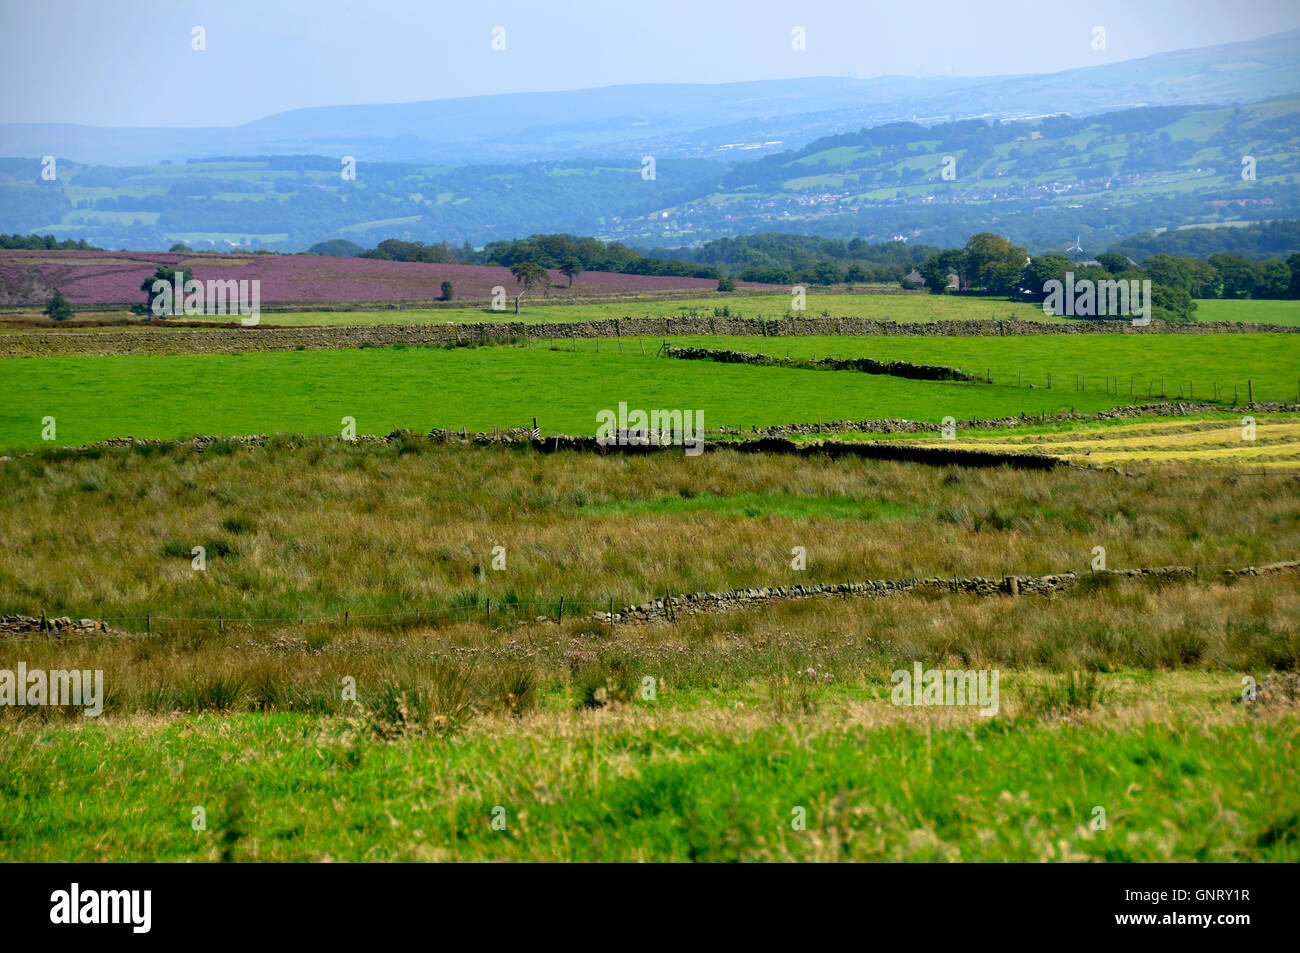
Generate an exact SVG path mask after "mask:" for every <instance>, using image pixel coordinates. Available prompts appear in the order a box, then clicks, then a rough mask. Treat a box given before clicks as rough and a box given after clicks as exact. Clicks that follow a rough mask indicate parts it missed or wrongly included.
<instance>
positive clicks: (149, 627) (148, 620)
mask: <svg viewBox="0 0 1300 953" xmlns="http://www.w3.org/2000/svg"><path fill="white" fill-rule="evenodd" d="M41 615H42V617H44V615H45V612H44V610H42V612H41ZM144 631H145V632H146V633H152V632H153V615H152V614H151V613H148V612H146V613H145V615H144Z"/></svg>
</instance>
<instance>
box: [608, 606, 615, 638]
mask: <svg viewBox="0 0 1300 953" xmlns="http://www.w3.org/2000/svg"><path fill="white" fill-rule="evenodd" d="M609 631H610V634H611V635H613V633H614V600H613V598H612V597H611V598H610V600H609Z"/></svg>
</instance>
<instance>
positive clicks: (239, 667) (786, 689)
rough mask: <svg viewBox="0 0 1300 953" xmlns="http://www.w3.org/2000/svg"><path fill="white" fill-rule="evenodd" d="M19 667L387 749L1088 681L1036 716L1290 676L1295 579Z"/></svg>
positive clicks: (1297, 641)
mask: <svg viewBox="0 0 1300 953" xmlns="http://www.w3.org/2000/svg"><path fill="white" fill-rule="evenodd" d="M20 660H21V661H24V662H26V664H27V666H28V668H29V669H31V668H44V669H47V670H48V669H59V668H80V669H87V668H89V669H102V670H103V671H104V685H105V695H106V698H105V715H104V716H103V717H104V718H105V719H107V720H116V719H122V718H130V717H134V716H138V715H166V716H178V715H195V714H202V713H222V714H231V713H239V712H270V713H274V712H293V713H302V714H309V715H338V716H353V715H357V714H358V712H361V713H362V717H363V718H364V719H366V721H367V724H369V725H370V727H371V729H372V730H373V731H374V733H376V734H377V735H381V736H385V737H387V736H397V735H401V734H405V733H411V732H432V733H439V732H455V731H458V730H461V729H462V728H463V727H464V726H465V725H466V724H469V723H470V722H471V721H473V720H474V719H477V718H480V717H488V716H509V717H512V718H514V719H520V718H526V717H528V716H529V715H530V714H532V713H535V712H537V711H539V710H551V711H569V710H572V709H574V708H577V709H604V708H607V707H610V706H621V705H630V706H632V707H643V705H644V703H645V698H644V697H643V695H642V692H641V688H642V686H643V684H644V682H643V680H644V679H646V678H648V677H649V678H653V679H654V683H653V684H654V685H655V686H656V694H657V695H658V696H659V697H660V698H665V699H667V700H670V701H671V700H673V699H681V698H683V697H687V696H689V695H691V694H692V693H697V692H707V693H715V692H716V693H721V694H722V695H724V696H726V697H730V698H734V699H742V700H743V699H746V698H748V699H751V700H752V701H753V702H754V703H755V704H758V705H760V707H765V708H767V709H769V710H770V711H771V712H772V713H773V714H774V715H776V716H778V717H783V716H789V715H798V714H800V713H804V714H807V713H809V712H811V711H814V710H816V707H817V699H818V698H819V697H820V696H821V694H822V693H824V692H825V691H826V690H829V689H836V690H848V691H851V692H853V693H855V694H856V695H860V696H861V697H864V698H876V699H879V698H885V697H888V693H889V689H890V673H891V672H893V671H894V670H896V669H900V668H901V669H910V667H911V665H912V663H913V662H914V661H921V662H923V663H924V664H925V665H926V666H927V667H939V668H960V669H982V668H998V669H1001V670H1005V671H1006V672H1007V673H1015V672H1031V671H1032V672H1039V673H1048V674H1052V673H1055V674H1056V675H1059V676H1061V677H1062V678H1067V679H1068V678H1071V677H1074V676H1071V673H1076V672H1084V673H1096V674H1095V675H1094V674H1087V675H1084V676H1080V677H1083V678H1085V679H1087V680H1090V681H1086V682H1085V683H1082V684H1075V683H1070V685H1074V687H1073V688H1071V687H1070V686H1069V685H1066V687H1064V688H1061V687H1059V686H1058V688H1055V689H1053V690H1052V691H1053V693H1052V694H1050V695H1047V696H1044V698H1043V699H1041V701H1042V702H1043V704H1036V703H1034V704H1031V710H1032V711H1034V712H1036V713H1041V712H1043V711H1047V710H1049V709H1050V708H1052V707H1053V706H1056V707H1060V706H1059V705H1058V702H1057V700H1058V699H1059V698H1060V697H1065V698H1067V699H1071V698H1075V697H1076V696H1077V697H1079V698H1089V697H1091V698H1097V697H1098V696H1097V694H1096V692H1095V689H1096V688H1097V687H1099V686H1100V684H1101V683H1100V682H1096V681H1092V680H1095V679H1096V678H1098V677H1100V676H1105V675H1109V674H1113V673H1116V672H1122V671H1142V672H1182V671H1188V672H1217V673H1238V674H1241V673H1266V672H1268V671H1273V670H1280V671H1295V670H1298V669H1300V580H1296V579H1295V578H1294V577H1289V576H1286V577H1282V576H1279V577H1247V578H1243V579H1241V580H1239V581H1237V582H1236V583H1235V584H1234V585H1231V586H1224V585H1218V584H1214V585H1196V584H1192V583H1185V584H1174V585H1162V586H1155V587H1153V586H1148V585H1144V584H1141V583H1138V582H1130V581H1121V580H1114V581H1112V582H1110V583H1109V584H1108V585H1107V586H1105V587H1103V588H1098V589H1095V590H1092V591H1088V590H1084V589H1077V590H1073V591H1071V592H1069V593H1066V594H1062V595H1059V596H1057V597H1055V598H1053V599H1051V600H1046V599H1043V598H1041V597H1028V596H1026V597H1021V598H1012V597H1010V596H1003V597H996V598H991V599H980V598H976V597H971V596H951V595H949V596H944V597H942V598H934V597H932V596H922V595H920V594H909V595H903V596H899V597H895V598H889V599H875V600H871V599H868V600H856V599H851V600H809V601H806V602H790V603H783V604H773V605H770V606H768V607H766V608H764V609H762V610H746V611H740V612H735V613H716V614H708V615H699V616H682V617H680V619H679V621H678V623H677V624H671V623H661V624H656V625H650V626H645V627H635V628H634V627H630V626H624V627H621V628H618V629H617V631H616V632H615V633H614V634H613V635H611V634H610V632H609V629H608V626H601V625H595V624H592V623H590V622H588V621H587V620H583V619H577V620H573V621H566V622H565V623H564V625H562V626H561V625H556V624H555V623H553V622H548V623H531V624H524V625H522V626H520V627H518V628H515V629H512V630H508V631H507V630H502V629H499V628H496V627H492V628H488V627H487V626H485V625H483V624H482V623H469V624H465V623H462V624H459V625H456V626H452V627H449V628H444V629H438V630H429V629H425V628H411V629H407V630H396V631H394V630H391V629H365V628H356V629H349V630H345V631H339V630H335V631H332V632H331V631H329V630H327V629H325V628H323V627H322V628H317V629H311V630H309V631H308V633H307V634H306V635H304V634H303V632H302V631H301V630H300V629H298V627H296V626H294V627H281V628H279V629H275V630H272V631H271V632H262V631H258V630H255V629H254V628H253V627H247V626H245V627H234V626H232V627H230V628H228V629H227V630H226V631H225V632H222V633H213V632H201V631H198V630H192V631H188V632H175V633H156V634H155V635H153V636H152V637H141V638H129V639H128V638H118V639H93V640H84V641H77V640H68V641H64V642H59V641H54V640H47V639H44V638H40V637H37V638H33V639H26V640H23V641H20V642H4V643H0V668H9V669H13V668H15V666H16V665H17V663H18V661H20ZM345 679H352V680H354V681H355V687H356V695H357V698H356V702H355V703H354V702H352V701H350V700H347V699H345V698H344V691H343V688H344V680H345ZM1013 680H1014V679H1013ZM1071 692H1073V693H1074V694H1073V695H1072V694H1071ZM1062 693H1064V695H1063V696H1062ZM1080 693H1082V694H1080ZM1073 705H1074V703H1073V702H1070V704H1069V705H1067V706H1065V707H1067V708H1068V707H1073ZM33 713H36V715H39V717H41V718H47V719H53V720H60V719H63V718H70V719H73V720H76V719H79V718H80V717H81V715H80V710H79V709H77V710H72V711H69V712H66V713H61V712H59V711H58V710H55V709H28V708H24V709H18V708H12V707H10V708H6V709H0V720H4V719H18V718H24V717H27V718H30V717H35V716H36V715H34V714H33Z"/></svg>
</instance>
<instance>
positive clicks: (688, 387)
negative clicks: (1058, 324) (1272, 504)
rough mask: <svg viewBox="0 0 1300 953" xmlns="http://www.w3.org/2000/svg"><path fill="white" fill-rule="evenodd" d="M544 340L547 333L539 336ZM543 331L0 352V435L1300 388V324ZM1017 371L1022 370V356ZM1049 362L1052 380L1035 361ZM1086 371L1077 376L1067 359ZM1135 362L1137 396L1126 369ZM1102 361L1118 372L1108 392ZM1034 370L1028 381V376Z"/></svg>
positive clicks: (987, 407) (375, 428) (1033, 408)
mask: <svg viewBox="0 0 1300 953" xmlns="http://www.w3.org/2000/svg"><path fill="white" fill-rule="evenodd" d="M543 343H544V342H543ZM575 343H576V345H577V348H578V349H577V350H576V351H573V350H567V349H566V346H565V345H563V344H560V345H558V346H557V348H556V349H551V348H550V347H549V346H542V347H533V348H524V347H518V346H513V347H509V346H507V347H487V348H460V349H454V350H453V349H444V348H389V349H361V350H337V351H299V352H279V353H264V354H212V355H174V356H118V357H53V358H41V359H27V358H23V359H7V360H3V361H0V448H17V447H33V446H39V445H41V444H42V443H43V442H44V441H43V440H42V437H41V431H42V426H43V425H42V420H43V419H44V418H45V417H54V418H55V421H56V438H57V439H56V440H55V441H54V443H56V444H58V445H79V444H84V443H88V442H93V441H97V440H103V439H107V438H110V437H124V436H132V437H158V438H174V437H181V436H186V435H196V434H218V435H236V434H249V433H282V432H287V433H317V434H330V433H335V434H337V433H339V432H341V428H342V418H343V417H345V416H350V417H354V418H355V420H356V427H357V432H358V433H365V434H386V433H389V432H391V431H393V430H395V429H412V430H420V431H427V430H430V429H433V428H450V429H460V428H461V427H467V428H469V429H471V430H480V431H483V430H491V429H492V428H494V427H501V428H509V427H520V426H527V425H531V422H532V418H533V417H534V416H536V417H537V418H538V419H539V422H540V423H541V425H542V427H543V429H544V430H546V431H548V432H551V433H555V432H562V433H571V434H590V433H594V432H595V428H596V414H597V412H599V411H600V410H602V409H616V408H617V407H618V405H619V402H620V401H626V402H627V403H628V405H629V407H631V408H637V407H643V408H646V409H651V408H679V409H691V410H697V411H703V413H704V421H705V427H706V428H717V427H723V426H727V427H738V426H744V427H746V428H748V427H752V426H755V425H758V426H769V425H773V424H780V423H796V422H816V421H829V420H845V419H847V420H864V419H869V418H907V419H913V420H929V421H932V422H938V421H939V420H941V419H942V418H943V417H945V416H952V417H954V418H957V419H959V420H966V419H978V418H991V417H1000V416H1008V415H1016V414H1020V413H1028V414H1036V413H1040V412H1043V413H1059V412H1061V411H1069V410H1070V409H1071V408H1073V409H1074V410H1075V411H1077V412H1079V413H1090V412H1096V411H1100V410H1103V409H1105V408H1108V407H1113V406H1118V405H1126V404H1130V403H1134V402H1136V401H1140V400H1145V399H1146V395H1145V389H1144V388H1142V387H1141V382H1143V381H1146V382H1151V381H1153V379H1154V380H1155V384H1154V387H1153V398H1152V399H1156V398H1158V397H1159V394H1160V390H1159V384H1158V379H1159V378H1160V377H1164V378H1165V393H1166V396H1167V397H1169V398H1174V399H1176V398H1177V397H1178V394H1179V388H1180V387H1187V388H1188V390H1190V391H1191V392H1192V393H1193V395H1194V396H1195V397H1197V398H1198V399H1201V400H1205V399H1209V398H1211V397H1212V383H1219V384H1220V385H1221V386H1222V387H1223V388H1224V389H1225V390H1224V392H1223V393H1224V396H1225V398H1226V399H1227V400H1229V401H1230V400H1231V398H1232V396H1233V390H1232V388H1233V386H1234V385H1236V386H1237V387H1238V389H1239V396H1240V399H1241V400H1242V401H1244V400H1245V399H1246V389H1247V388H1246V383H1247V380H1253V381H1254V396H1255V398H1256V399H1257V400H1288V399H1293V398H1295V397H1296V391H1297V387H1298V386H1300V381H1297V379H1296V378H1300V336H1292V335H1232V336H1218V335H1216V336H1190V335H1189V336H1173V335H1162V336H1149V337H1137V336H1128V335H1123V336H1114V337H1111V336H1105V337H1102V336H1094V335H1088V336H1080V337H1077V338H1075V337H1069V338H1060V337H1051V338H866V339H864V338H832V337H825V338H823V337H815V338H780V339H771V338H767V339H764V338H754V339H746V338H698V339H692V338H686V339H674V342H673V343H676V344H683V345H684V344H690V343H696V344H699V345H701V346H704V347H722V348H727V347H730V348H735V349H740V350H751V351H759V350H762V351H764V352H766V353H772V352H773V351H776V353H777V354H778V356H783V355H784V353H785V352H787V351H788V352H789V353H790V354H791V355H792V356H796V357H799V356H811V355H813V354H817V355H819V356H827V355H836V356H868V357H873V358H877V359H891V360H892V359H903V360H910V361H915V362H919V363H932V364H933V363H938V364H954V365H958V366H961V367H963V368H965V369H966V370H968V371H973V372H975V373H981V374H982V373H983V372H984V370H985V369H986V368H989V369H991V373H992V376H993V380H994V383H993V384H992V385H989V384H983V383H978V384H974V383H939V382H927V381H913V380H905V379H902V378H895V377H887V376H882V375H870V374H861V373H856V372H847V371H820V370H803V369H795V368H780V367H749V366H741V365H727V364H716V363H713V362H706V361H679V360H671V359H666V358H658V357H655V356H653V354H654V351H655V349H656V348H657V346H658V342H657V341H647V342H646V344H647V346H646V354H645V355H644V356H643V355H642V354H641V344H640V342H638V341H635V340H624V341H623V342H622V347H623V349H624V350H623V353H622V354H620V353H619V351H618V350H617V348H618V347H619V342H616V341H612V340H605V341H603V342H601V345H600V347H601V350H600V352H599V353H597V352H596V350H595V348H596V346H597V345H596V342H595V341H591V340H580V341H576V342H574V341H570V342H569V345H573V344H575ZM1021 369H1023V374H1024V378H1023V380H1022V384H1023V385H1024V386H1017V385H1016V372H1017V370H1021ZM1049 372H1051V373H1053V374H1054V383H1053V389H1051V390H1048V389H1047V388H1046V375H1047V374H1048V373H1049ZM1075 373H1079V374H1081V375H1083V376H1084V377H1086V378H1087V380H1086V382H1085V383H1086V385H1087V386H1086V389H1082V390H1078V391H1076V390H1075V389H1074V387H1075V385H1074V376H1073V375H1074V374H1075ZM1131 373H1137V374H1139V375H1144V376H1139V377H1138V378H1137V381H1138V383H1137V384H1135V394H1134V397H1130V396H1129V394H1128V387H1127V384H1128V377H1129V374H1131ZM1107 375H1115V376H1119V377H1120V378H1121V379H1122V384H1123V386H1121V388H1120V393H1118V394H1115V393H1109V394H1108V393H1106V390H1105V387H1106V381H1105V377H1106V376H1107ZM1035 381H1036V382H1037V383H1038V384H1039V385H1040V386H1039V389H1036V390H1035V389H1031V388H1030V387H1029V386H1027V385H1028V384H1030V383H1033V382H1035Z"/></svg>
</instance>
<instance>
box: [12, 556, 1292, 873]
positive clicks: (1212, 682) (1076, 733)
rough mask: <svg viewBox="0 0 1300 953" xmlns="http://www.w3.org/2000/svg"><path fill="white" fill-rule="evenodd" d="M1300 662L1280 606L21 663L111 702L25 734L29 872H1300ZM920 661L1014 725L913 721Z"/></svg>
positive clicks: (956, 613) (949, 612) (1133, 588)
mask: <svg viewBox="0 0 1300 953" xmlns="http://www.w3.org/2000/svg"><path fill="white" fill-rule="evenodd" d="M1297 632H1300V586H1298V585H1297V583H1296V581H1295V580H1294V579H1290V578H1281V577H1271V578H1255V579H1250V578H1247V579H1241V580H1239V581H1238V582H1237V583H1236V584H1234V585H1231V586H1223V585H1217V584H1216V585H1206V584H1203V583H1202V584H1178V585H1172V586H1160V587H1155V588H1152V587H1150V586H1143V585H1139V584H1136V583H1118V582H1115V583H1111V584H1108V585H1106V586H1104V587H1101V588H1092V589H1085V590H1076V591H1073V592H1071V593H1070V594H1067V595H1064V596H1062V597H1059V598H1056V599H1052V600H1043V599H1038V598H1034V599H1030V598H1021V599H1013V598H1011V597H996V598H993V599H976V598H973V597H960V598H958V597H953V598H945V599H940V600H935V599H931V598H925V597H923V596H920V595H908V596H901V597H897V598H894V599H883V600H849V601H846V602H830V601H813V602H805V603H791V604H787V605H783V606H777V607H773V608H772V609H771V610H770V611H763V612H740V613H731V614H717V615H711V616H698V617H692V618H688V619H684V620H682V621H681V622H680V623H679V624H676V625H670V624H667V623H662V624H658V625H652V626H646V627H630V626H624V627H620V628H619V630H618V631H617V632H616V633H610V632H609V631H608V630H607V628H606V627H602V626H598V625H593V624H591V623H590V622H587V621H584V620H575V621H573V622H566V623H565V625H563V626H557V625H555V624H551V623H540V624H530V625H526V626H523V627H521V628H510V629H492V628H490V627H487V626H484V625H481V624H463V625H458V626H451V627H443V628H439V629H422V628H415V629H410V630H406V631H396V632H395V631H392V630H384V629H379V630H376V629H367V628H363V627H354V628H324V627H308V628H306V629H302V628H295V627H293V626H281V627H278V628H274V629H272V630H270V631H260V630H259V631H254V630H252V629H250V628H247V627H236V628H234V629H227V630H226V631H225V632H222V633H217V632H214V631H211V630H208V631H206V632H205V631H200V630H196V629H188V630H186V629H178V630H176V631H169V632H157V631H156V632H155V633H154V634H153V635H151V636H147V637H144V636H142V637H139V638H131V639H121V638H118V639H104V638H98V639H86V640H68V641H65V642H52V641H48V640H45V639H40V638H37V639H34V640H26V641H25V642H20V643H13V642H10V643H5V644H2V645H0V665H3V666H7V667H12V666H14V665H15V664H16V662H17V660H19V659H22V660H25V661H26V662H27V664H28V665H29V666H32V667H46V668H54V667H56V666H57V667H72V666H77V667H99V668H101V669H102V670H103V671H104V684H105V689H106V696H107V698H106V707H105V712H104V714H103V715H102V716H100V717H99V718H84V717H82V716H81V715H80V714H79V713H76V712H68V713H65V712H63V711H61V710H58V709H27V710H21V709H12V708H10V709H4V710H2V711H0V749H2V750H4V751H5V753H6V770H5V771H4V772H3V773H0V860H4V861H12V860H36V859H40V860H46V861H49V860H154V859H160V860H221V859H228V860H325V859H330V860H503V859H513V860H554V859H563V860H651V859H653V860H787V859H816V860H840V859H854V860H1031V861H1032V860H1139V861H1150V860H1239V861H1295V860H1297V859H1300V840H1298V839H1297V830H1298V829H1300V828H1298V827H1297V821H1298V820H1300V794H1298V793H1297V792H1298V791H1300V788H1298V787H1297V785H1296V768H1295V765H1296V763H1297V762H1296V757H1297V755H1298V754H1300V732H1298V731H1297V730H1296V729H1297V724H1298V723H1300V721H1298V720H1300V708H1298V707H1297V699H1296V696H1295V694H1294V693H1291V694H1289V695H1288V694H1286V693H1280V694H1279V693H1276V692H1274V694H1271V695H1270V694H1267V690H1268V687H1269V686H1270V685H1271V684H1273V683H1272V682H1270V681H1268V680H1267V679H1268V674H1269V673H1270V672H1271V671H1273V670H1275V669H1277V668H1283V669H1286V668H1293V667H1294V666H1295V664H1296V659H1297V658H1298V657H1300V642H1298V641H1297V635H1296V633H1297ZM914 661H921V662H923V663H924V664H925V666H927V667H943V668H958V669H969V670H984V671H989V670H997V671H999V672H1000V675H1001V679H1000V684H999V697H998V706H997V708H998V710H997V712H996V714H993V715H991V716H989V717H985V716H982V715H981V714H979V713H978V711H977V709H976V707H974V706H969V705H968V706H961V705H957V706H946V707H945V706H938V707H924V706H923V707H912V706H900V705H895V704H893V703H892V702H891V691H892V687H893V680H892V678H891V671H892V670H896V669H910V668H911V667H912V665H913V663H914ZM1247 673H1250V674H1252V675H1254V676H1255V677H1257V678H1258V680H1259V682H1260V683H1261V685H1263V686H1264V687H1265V692H1263V693H1261V695H1260V697H1259V698H1258V699H1257V700H1256V701H1254V702H1252V703H1250V704H1243V703H1241V702H1240V701H1239V699H1240V697H1241V692H1242V684H1243V681H1242V680H1243V676H1244V675H1245V674H1247ZM1274 677H1275V678H1276V676H1274ZM347 679H353V680H355V686H356V700H355V701H352V700H348V699H344V698H342V697H341V696H342V694H343V689H344V686H345V685H346V684H347V681H346V680H347ZM647 679H652V680H653V681H650V682H647ZM648 689H649V690H648ZM196 808H199V809H202V813H201V815H200V814H198V813H196V810H195V809H196ZM1097 808H1101V809H1102V810H1104V812H1105V815H1106V828H1105V829H1104V830H1101V829H1094V827H1093V826H1092V823H1091V822H1092V821H1093V820H1094V818H1095V817H1097V816H1098V815H1097ZM200 816H201V817H202V819H203V822H204V824H205V825H206V827H205V828H203V829H200V830H196V829H195V827H194V826H193V825H194V823H195V819H196V817H200ZM800 819H802V820H803V821H804V824H803V825H802V827H801V826H799V825H798V824H797V823H796V821H798V820H800ZM494 820H496V821H497V825H496V826H494V824H493V822H494Z"/></svg>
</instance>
